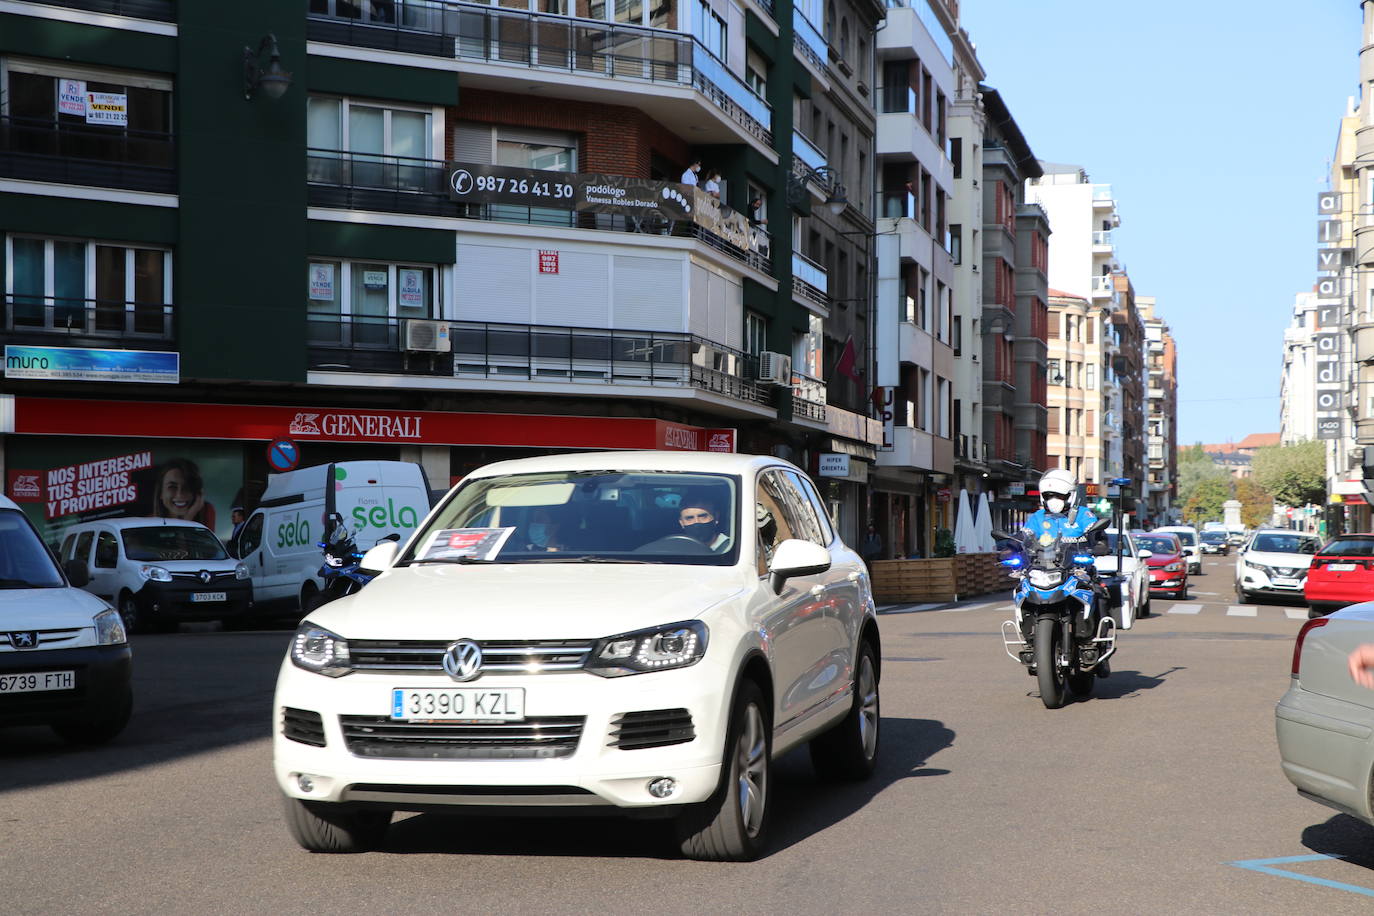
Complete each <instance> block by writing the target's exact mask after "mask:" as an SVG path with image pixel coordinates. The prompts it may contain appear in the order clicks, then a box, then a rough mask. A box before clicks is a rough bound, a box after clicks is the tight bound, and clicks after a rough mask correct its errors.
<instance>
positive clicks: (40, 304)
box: [5, 235, 172, 338]
mask: <svg viewBox="0 0 1374 916" xmlns="http://www.w3.org/2000/svg"><path fill="white" fill-rule="evenodd" d="M171 290H172V253H171V252H170V251H166V250H164V249H158V248H130V247H127V246H124V245H119V244H111V243H105V242H92V241H83V240H78V239H52V238H34V237H30V236H18V235H12V236H8V237H7V238H6V239H5V303H6V308H5V313H6V314H5V319H6V321H5V327H6V328H7V329H9V330H18V329H25V330H42V331H53V332H60V333H66V334H73V333H85V334H96V335H114V336H124V335H133V336H148V337H159V338H171V336H172V308H171Z"/></svg>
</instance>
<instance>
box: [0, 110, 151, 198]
mask: <svg viewBox="0 0 1374 916" xmlns="http://www.w3.org/2000/svg"><path fill="white" fill-rule="evenodd" d="M0 178H16V179H20V180H23V181H48V182H54V183H57V184H78V185H87V186H92V187H104V188H123V189H125V190H129V191H155V192H161V193H167V194H172V193H175V192H176V189H177V174H176V147H175V144H174V142H173V140H172V137H171V135H170V134H162V133H152V132H149V131H139V130H128V129H125V128H122V127H99V126H91V125H86V124H61V125H59V124H57V123H56V122H53V121H45V120H42V119H36V118H15V117H10V116H0Z"/></svg>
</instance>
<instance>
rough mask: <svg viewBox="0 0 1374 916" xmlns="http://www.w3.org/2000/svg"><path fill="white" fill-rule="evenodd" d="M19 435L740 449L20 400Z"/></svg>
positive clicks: (247, 409) (684, 434)
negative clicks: (281, 438) (285, 438)
mask: <svg viewBox="0 0 1374 916" xmlns="http://www.w3.org/2000/svg"><path fill="white" fill-rule="evenodd" d="M14 418H15V419H14V432H16V433H27V434H30V435H40V436H77V435H80V436H140V437H142V436H146V437H150V438H172V439H218V440H224V441H247V442H252V441H259V442H269V441H271V440H273V439H276V438H278V437H281V436H289V437H290V438H292V439H297V440H300V441H315V442H382V443H390V444H409V445H493V446H503V445H504V446H515V447H524V448H582V449H651V450H664V449H667V450H673V451H696V452H705V451H710V452H733V451H734V450H735V443H736V437H735V430H733V429H704V428H702V427H699V426H686V425H684V424H681V423H670V422H668V421H667V420H655V419H650V418H647V417H568V416H545V415H537V414H507V413H449V412H446V411H437V410H420V411H384V410H347V409H337V408H321V407H315V408H301V407H275V406H250V405H244V404H167V403H157V402H147V401H89V400H78V399H74V398H15V399H14Z"/></svg>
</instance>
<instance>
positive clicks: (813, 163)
mask: <svg viewBox="0 0 1374 916" xmlns="http://www.w3.org/2000/svg"><path fill="white" fill-rule="evenodd" d="M825 168H826V158H825V153H823V152H821V149H820V147H818V146H816V144H814V143H812V142H811V141H810V140H809V139H807V137H806V135H805V134H803V133H802V132H801V131H799V130H793V131H792V172H793V174H795V175H796V176H797V177H798V178H800V179H802V180H803V181H810V182H813V183H814V184H815V185H816V186H817V187H818V188H819V187H823V186H826V184H827V183H826V181H825V180H824V179H823V178H822V177H821V175H820V172H821V170H822V169H825Z"/></svg>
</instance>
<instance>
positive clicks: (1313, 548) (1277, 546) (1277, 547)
mask: <svg viewBox="0 0 1374 916" xmlns="http://www.w3.org/2000/svg"><path fill="white" fill-rule="evenodd" d="M1319 546H1320V544H1319V543H1318V541H1317V539H1316V538H1314V537H1309V536H1306V535H1301V534H1257V535H1255V542H1254V543H1253V544H1251V545H1250V549H1251V550H1258V551H1261V552H1263V553H1316V552H1317V548H1318V547H1319Z"/></svg>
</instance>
